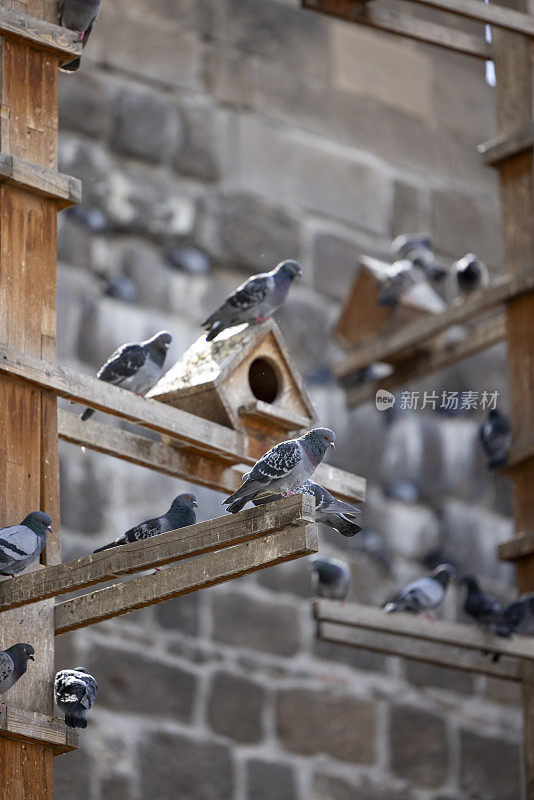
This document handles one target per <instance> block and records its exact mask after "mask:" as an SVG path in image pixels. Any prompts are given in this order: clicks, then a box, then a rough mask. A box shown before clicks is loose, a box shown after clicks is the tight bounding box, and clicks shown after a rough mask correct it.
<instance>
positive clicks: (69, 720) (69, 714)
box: [54, 667, 98, 728]
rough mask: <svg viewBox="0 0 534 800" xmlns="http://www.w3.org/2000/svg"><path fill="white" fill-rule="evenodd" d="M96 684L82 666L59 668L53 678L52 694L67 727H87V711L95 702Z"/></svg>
mask: <svg viewBox="0 0 534 800" xmlns="http://www.w3.org/2000/svg"><path fill="white" fill-rule="evenodd" d="M97 692H98V684H97V682H96V681H95V679H94V678H93V676H92V675H91V674H90V673H89V672H88V671H87V670H86V669H85V668H84V667H74V669H61V670H60V671H59V672H58V673H57V674H56V677H55V680H54V696H55V700H56V703H57V704H58V706H59V708H60V709H61V710H62V711H63V712H64V714H65V725H67V727H69V728H87V712H88V711H89V709H90V708H91V707H92V705H93V703H94V702H95V698H96V693H97Z"/></svg>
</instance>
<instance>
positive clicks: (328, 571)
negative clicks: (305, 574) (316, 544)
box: [311, 556, 351, 600]
mask: <svg viewBox="0 0 534 800" xmlns="http://www.w3.org/2000/svg"><path fill="white" fill-rule="evenodd" d="M311 568H312V584H313V592H314V595H315V596H316V597H327V598H328V599H330V600H346V599H347V597H348V594H349V591H350V580H351V574H350V567H349V565H348V564H346V563H345V561H340V560H339V559H338V558H323V556H312V558H311Z"/></svg>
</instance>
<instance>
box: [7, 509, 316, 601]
mask: <svg viewBox="0 0 534 800" xmlns="http://www.w3.org/2000/svg"><path fill="white" fill-rule="evenodd" d="M306 522H307V523H311V522H315V513H314V501H313V498H312V497H310V496H309V495H295V496H294V497H287V498H284V499H282V500H280V501H278V502H276V503H269V504H268V505H265V506H259V507H257V508H251V509H247V510H245V511H242V512H240V513H239V514H236V515H235V516H234V515H230V514H225V515H224V516H221V517H217V518H216V519H210V520H207V521H206V522H197V523H196V525H190V526H189V527H187V528H181V529H179V530H176V531H169V532H168V533H162V534H160V535H159V536H154V537H152V538H150V539H145V540H143V541H141V542H133V543H132V544H126V545H123V546H121V547H116V548H113V549H111V550H105V551H103V552H101V553H93V554H91V555H87V556H82V557H81V558H78V559H76V560H74V561H66V562H65V563H63V564H57V565H55V566H51V567H46V569H42V570H39V571H37V572H33V573H30V574H28V575H21V576H20V577H15V578H13V579H8V580H4V581H2V582H1V583H0V612H1V611H5V610H7V609H10V608H18V607H19V606H23V605H27V604H28V603H33V602H35V601H36V600H43V599H46V598H48V597H56V596H59V595H62V594H69V593H70V592H74V591H77V590H79V589H85V588H87V587H89V586H94V585H95V584H98V583H104V582H106V581H111V580H113V579H114V578H117V577H119V576H122V575H131V574H133V573H135V572H141V571H143V570H147V569H154V568H155V567H162V566H165V565H167V564H170V563H172V562H176V561H182V560H184V559H186V558H193V557H195V556H199V555H203V554H204V553H209V552H211V551H212V550H219V549H221V550H222V549H224V548H229V547H232V546H234V545H237V544H241V543H242V542H246V541H249V540H250V539H257V538H259V537H261V536H265V535H267V534H270V533H274V532H276V531H280V530H283V529H286V528H290V527H291V526H293V525H301V524H302V523H306Z"/></svg>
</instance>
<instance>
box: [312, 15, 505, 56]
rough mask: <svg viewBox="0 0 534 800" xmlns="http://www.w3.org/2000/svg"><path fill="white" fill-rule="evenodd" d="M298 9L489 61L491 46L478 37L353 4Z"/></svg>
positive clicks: (420, 20)
mask: <svg viewBox="0 0 534 800" xmlns="http://www.w3.org/2000/svg"><path fill="white" fill-rule="evenodd" d="M302 7H303V8H307V9H309V10H310V11H319V12H320V13H322V14H328V15H329V16H332V17H337V18H338V19H344V20H347V21H348V22H357V23H359V24H360V25H366V26H367V27H369V28H374V29H375V30H380V31H384V32H386V33H392V34H395V35H397V36H402V37H403V38H406V39H413V40H414V41H417V42H425V43H426V44H433V45H436V46H437V47H444V48H445V49H446V50H454V51H456V52H458V53H463V54H464V55H468V56H474V57H475V58H482V59H485V60H488V59H491V45H490V44H488V42H486V41H484V39H483V38H482V37H481V36H474V35H472V34H470V33H465V32H463V31H459V30H455V29H454V28H448V27H446V26H445V25H439V24H437V23H435V22H428V21H427V20H423V19H418V18H417V17H410V16H407V15H404V14H398V13H397V12H395V11H388V10H386V9H381V8H376V7H375V6H374V4H370V3H367V2H357V0H302Z"/></svg>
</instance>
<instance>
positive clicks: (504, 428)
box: [480, 408, 512, 469]
mask: <svg viewBox="0 0 534 800" xmlns="http://www.w3.org/2000/svg"><path fill="white" fill-rule="evenodd" d="M480 441H481V443H482V447H483V448H484V450H485V451H486V455H487V456H488V469H498V468H499V467H503V466H504V465H505V464H506V460H507V458H508V451H509V449H510V444H511V443H512V429H511V428H510V423H509V421H508V417H506V416H505V415H504V414H502V413H501V412H500V411H499V410H498V409H496V408H495V409H492V410H491V411H490V412H489V414H488V419H487V420H486V422H484V423H483V424H482V425H481V428H480Z"/></svg>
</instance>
